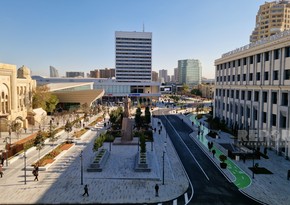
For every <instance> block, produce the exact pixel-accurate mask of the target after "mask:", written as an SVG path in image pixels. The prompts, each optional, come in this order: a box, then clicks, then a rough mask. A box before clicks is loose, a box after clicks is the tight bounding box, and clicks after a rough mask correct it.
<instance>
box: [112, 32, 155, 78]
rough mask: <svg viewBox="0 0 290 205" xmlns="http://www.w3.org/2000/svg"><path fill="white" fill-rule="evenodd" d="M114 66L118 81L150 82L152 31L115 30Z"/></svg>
mask: <svg viewBox="0 0 290 205" xmlns="http://www.w3.org/2000/svg"><path fill="white" fill-rule="evenodd" d="M115 46H116V56H115V67H116V80H117V81H118V82H150V81H151V71H152V33H151V32H124V31H116V32H115Z"/></svg>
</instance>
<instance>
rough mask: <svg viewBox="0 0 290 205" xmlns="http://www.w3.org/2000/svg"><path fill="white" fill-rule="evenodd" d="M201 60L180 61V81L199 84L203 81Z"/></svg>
mask: <svg viewBox="0 0 290 205" xmlns="http://www.w3.org/2000/svg"><path fill="white" fill-rule="evenodd" d="M201 71H202V67H201V62H200V61H199V60H197V59H186V60H179V61H178V76H179V78H178V81H179V83H182V84H188V85H198V84H200V83H201Z"/></svg>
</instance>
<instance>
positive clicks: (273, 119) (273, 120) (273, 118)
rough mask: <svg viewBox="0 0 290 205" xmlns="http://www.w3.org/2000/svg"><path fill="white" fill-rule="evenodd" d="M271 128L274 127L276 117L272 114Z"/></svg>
mask: <svg viewBox="0 0 290 205" xmlns="http://www.w3.org/2000/svg"><path fill="white" fill-rule="evenodd" d="M272 126H276V115H275V114H272Z"/></svg>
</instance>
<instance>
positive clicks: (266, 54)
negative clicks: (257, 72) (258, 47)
mask: <svg viewBox="0 0 290 205" xmlns="http://www.w3.org/2000/svg"><path fill="white" fill-rule="evenodd" d="M264 55H265V61H269V59H270V53H269V51H267V52H265V53H264Z"/></svg>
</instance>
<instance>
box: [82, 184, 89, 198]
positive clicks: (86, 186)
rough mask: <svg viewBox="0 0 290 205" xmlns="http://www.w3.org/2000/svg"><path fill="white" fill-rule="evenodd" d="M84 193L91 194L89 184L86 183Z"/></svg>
mask: <svg viewBox="0 0 290 205" xmlns="http://www.w3.org/2000/svg"><path fill="white" fill-rule="evenodd" d="M84 191H85V192H84V193H83V196H85V195H87V196H89V188H88V185H87V184H86V185H85V187H84Z"/></svg>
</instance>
